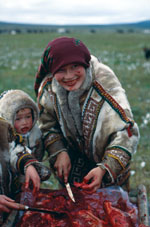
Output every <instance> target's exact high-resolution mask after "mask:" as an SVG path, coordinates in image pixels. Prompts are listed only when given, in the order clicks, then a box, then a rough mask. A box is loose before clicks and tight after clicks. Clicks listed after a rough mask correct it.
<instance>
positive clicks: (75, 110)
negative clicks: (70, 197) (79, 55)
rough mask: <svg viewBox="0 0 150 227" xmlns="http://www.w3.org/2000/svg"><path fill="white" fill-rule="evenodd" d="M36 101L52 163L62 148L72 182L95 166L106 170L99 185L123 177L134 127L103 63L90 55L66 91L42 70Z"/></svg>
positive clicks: (118, 88)
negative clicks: (82, 75) (77, 81)
mask: <svg viewBox="0 0 150 227" xmlns="http://www.w3.org/2000/svg"><path fill="white" fill-rule="evenodd" d="M38 104H39V108H40V119H39V123H40V124H39V125H40V128H41V130H42V132H43V134H44V141H45V146H46V148H47V151H48V152H49V155H50V163H51V166H52V167H53V165H54V163H55V160H56V156H57V154H58V153H60V152H62V151H66V152H68V154H69V156H70V158H71V161H72V170H71V173H70V181H72V182H73V181H81V180H82V179H83V177H84V176H85V174H87V172H88V171H89V170H90V169H92V168H94V167H96V166H100V167H101V168H104V169H105V170H106V174H105V176H104V177H103V184H102V186H104V187H105V186H107V185H112V184H114V185H122V184H123V183H124V182H125V181H126V180H127V179H128V177H129V175H130V161H131V158H132V155H133V154H134V152H135V151H136V148H137V144H138V141H139V130H138V126H137V124H136V123H135V122H134V120H133V115H132V111H131V108H130V105H129V102H128V100H127V97H126V94H125V91H124V89H123V88H122V86H121V84H120V82H119V80H118V78H117V77H116V75H115V74H114V72H113V71H112V70H111V69H110V68H109V67H108V66H106V65H104V64H102V63H100V62H99V61H98V59H97V58H96V57H94V56H92V57H91V62H90V67H89V68H88V69H87V70H86V80H85V81H84V83H83V85H82V86H81V88H80V89H78V90H76V91H71V92H67V91H66V90H65V89H63V88H62V87H61V86H60V85H59V84H58V82H57V81H56V80H55V78H53V77H52V75H48V76H47V77H45V78H44V79H43V81H42V83H41V86H40V89H39V93H38Z"/></svg>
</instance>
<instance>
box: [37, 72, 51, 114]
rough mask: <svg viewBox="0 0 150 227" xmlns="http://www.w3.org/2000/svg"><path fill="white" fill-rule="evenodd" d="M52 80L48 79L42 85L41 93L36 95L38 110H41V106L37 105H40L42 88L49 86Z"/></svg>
mask: <svg viewBox="0 0 150 227" xmlns="http://www.w3.org/2000/svg"><path fill="white" fill-rule="evenodd" d="M52 79H53V78H52V77H48V78H47V79H46V80H45V81H44V83H43V84H42V87H41V91H40V92H39V93H38V98H37V101H38V107H39V109H40V110H41V109H42V107H41V105H40V104H39V103H40V99H41V97H42V95H43V92H44V88H45V87H47V86H48V85H49V84H51V83H52Z"/></svg>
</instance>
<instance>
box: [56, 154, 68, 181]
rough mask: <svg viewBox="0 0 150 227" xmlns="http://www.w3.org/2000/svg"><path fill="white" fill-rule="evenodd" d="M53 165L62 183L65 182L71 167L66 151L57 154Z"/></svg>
mask: <svg viewBox="0 0 150 227" xmlns="http://www.w3.org/2000/svg"><path fill="white" fill-rule="evenodd" d="M54 167H55V169H56V171H57V175H58V177H59V178H61V179H62V181H64V183H67V182H68V176H69V172H70V169H71V161H70V158H69V155H68V154H67V152H65V151H63V152H61V153H59V154H58V155H57V159H56V162H55V165H54Z"/></svg>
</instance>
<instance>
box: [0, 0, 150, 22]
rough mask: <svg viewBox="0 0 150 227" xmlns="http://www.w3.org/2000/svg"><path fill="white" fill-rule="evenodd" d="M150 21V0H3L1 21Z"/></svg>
mask: <svg viewBox="0 0 150 227" xmlns="http://www.w3.org/2000/svg"><path fill="white" fill-rule="evenodd" d="M144 20H150V0H103V1H102V0H74V1H73V0H0V21H2V22H16V23H28V24H50V25H71V24H72V25H73V24H115V23H128V22H129V23H130V22H139V21H144Z"/></svg>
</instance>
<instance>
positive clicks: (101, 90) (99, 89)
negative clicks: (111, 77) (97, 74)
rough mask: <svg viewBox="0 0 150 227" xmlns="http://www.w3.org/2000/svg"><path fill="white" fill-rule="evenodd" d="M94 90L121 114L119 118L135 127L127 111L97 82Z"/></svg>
mask: <svg viewBox="0 0 150 227" xmlns="http://www.w3.org/2000/svg"><path fill="white" fill-rule="evenodd" d="M93 86H94V88H95V89H96V91H97V92H98V93H99V94H100V95H101V97H102V98H103V99H105V100H106V101H107V102H108V103H109V104H110V105H111V107H112V108H113V109H114V110H115V111H116V112H117V113H118V114H119V116H120V117H121V119H122V120H123V121H124V122H126V123H129V124H130V125H131V126H133V125H134V121H132V120H130V119H129V118H128V117H127V116H126V113H125V111H124V110H123V109H122V107H121V106H120V105H119V104H118V103H117V102H116V100H115V99H114V98H113V97H112V96H111V95H109V94H108V93H107V92H106V91H105V90H104V88H103V87H102V86H101V85H100V84H99V83H98V82H97V81H94V84H93Z"/></svg>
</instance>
